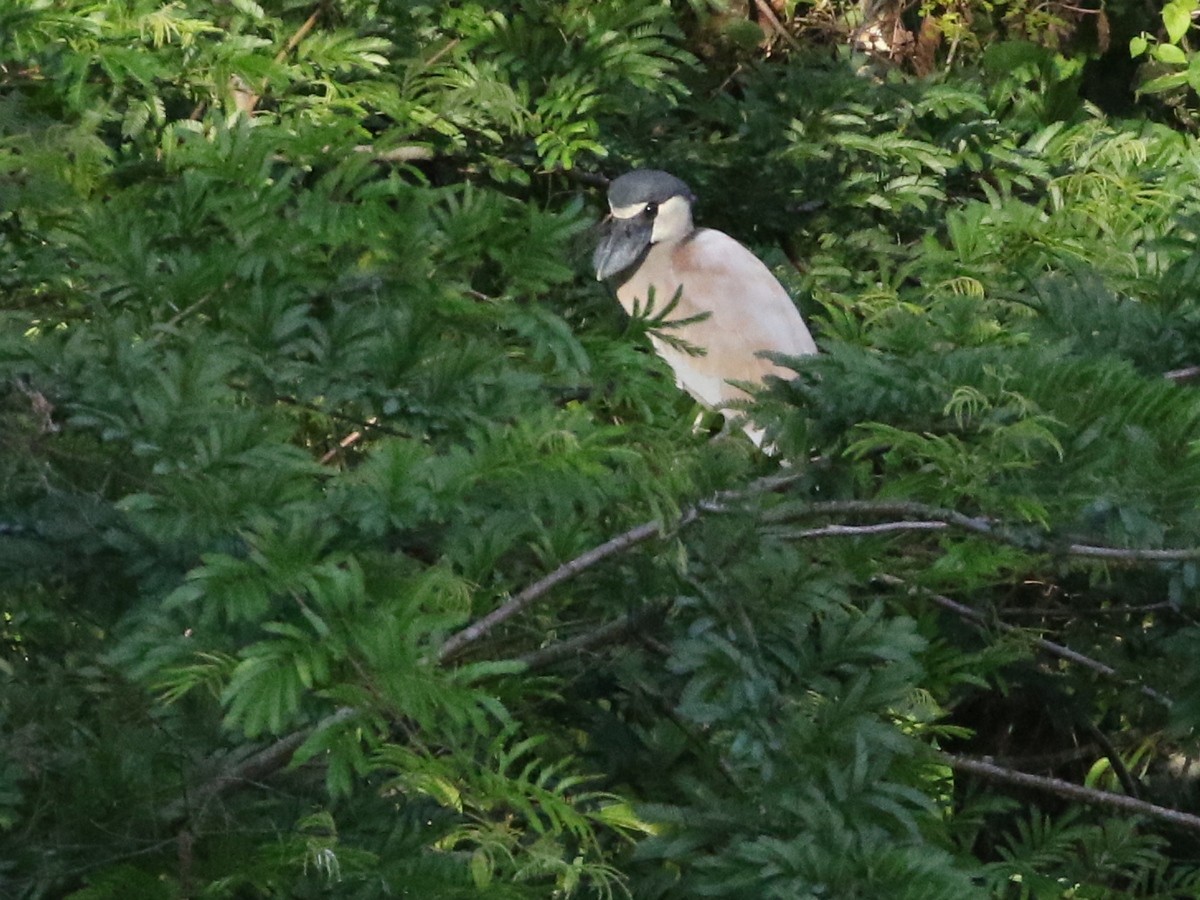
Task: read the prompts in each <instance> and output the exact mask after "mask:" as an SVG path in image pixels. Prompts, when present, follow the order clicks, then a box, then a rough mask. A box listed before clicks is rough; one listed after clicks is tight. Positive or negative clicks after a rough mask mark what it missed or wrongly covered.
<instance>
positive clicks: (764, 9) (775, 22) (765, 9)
mask: <svg viewBox="0 0 1200 900" xmlns="http://www.w3.org/2000/svg"><path fill="white" fill-rule="evenodd" d="M754 5H755V6H756V7H757V8H758V12H759V15H761V16H762V17H763V18H764V19H766V20H767V24H768V25H770V26H771V30H772V31H774V32H775V33H776V34H778V35H779V36H780V37H782V38H783V39H784V40H785V41H787V42H788V45H789V46H790V47H791V48H792V49H793V50H803V49H804V48H803V47H802V46H801V44H800V42H799V41H798V40H796V38H795V36H794V35H793V34H792V33H791V32H790V31H788V30H787V29H786V28H784V27H783V23H781V22H780V21H779V17H778V16H776V15H775V10H773V9H771V6H770V4H768V3H767V2H766V0H754Z"/></svg>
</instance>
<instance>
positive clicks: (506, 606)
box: [437, 509, 699, 663]
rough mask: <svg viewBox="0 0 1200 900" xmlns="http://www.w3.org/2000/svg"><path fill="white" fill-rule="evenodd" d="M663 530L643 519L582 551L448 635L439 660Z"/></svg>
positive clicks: (690, 516) (690, 513)
mask: <svg viewBox="0 0 1200 900" xmlns="http://www.w3.org/2000/svg"><path fill="white" fill-rule="evenodd" d="M698 515H699V513H698V512H697V510H695V509H690V510H687V511H685V512H684V514H683V515H682V516H680V517H679V522H678V523H677V525H676V527H677V528H682V527H683V526H684V525H687V524H689V523H691V522H693V521H695V519H696V517H697V516H698ZM662 531H663V526H662V523H660V522H659V521H657V520H653V521H650V522H643V523H642V524H641V525H638V526H636V527H634V528H630V529H629V530H628V531H626V532H625V533H624V534H619V535H617V536H616V537H615V538H612V539H610V540H607V541H605V542H604V543H603V544H601V545H600V546H598V547H593V548H592V549H591V550H588V551H587V552H586V553H581V554H580V555H579V556H577V557H575V558H574V559H572V560H571V561H570V562H565V563H563V564H562V565H561V566H559V567H558V568H557V569H555V570H554V571H553V572H551V573H550V574H549V575H547V576H546V577H544V578H540V579H538V580H537V581H535V582H534V583H533V584H531V585H529V587H527V588H525V589H524V590H523V591H521V592H520V593H518V594H517V595H516V596H514V597H513V598H512V599H511V600H509V601H508V602H507V603H503V604H501V605H500V606H498V607H497V608H496V609H494V610H492V612H490V613H488V614H487V615H486V616H484V617H483V618H482V619H477V620H476V621H474V622H472V623H471V624H470V625H468V626H467V627H466V628H464V629H463V630H462V631H460V632H458V633H457V634H455V635H453V636H451V637H450V638H448V639H447V640H446V643H444V644H442V646H441V649H440V650H438V654H437V660H438V662H440V663H444V662H447V661H448V660H450V659H452V658H453V657H454V656H455V654H457V653H460V652H461V651H462V649H463V648H464V647H466V646H467V645H468V644H471V643H474V642H475V641H477V640H479V639H480V638H481V637H483V636H484V635H485V634H487V633H488V632H489V631H491V630H492V629H493V628H495V627H496V626H497V625H499V624H501V623H502V622H507V621H508V620H509V619H511V618H512V617H513V616H515V615H516V614H517V613H519V612H522V611H524V610H525V609H526V608H528V607H529V606H531V605H532V604H534V603H535V602H537V601H538V600H540V599H541V598H542V597H544V596H545V595H546V594H548V593H550V591H551V590H553V589H554V588H556V587H558V585H560V584H562V583H563V582H564V581H570V580H571V579H572V578H574V577H575V576H576V575H578V574H579V573H580V572H583V571H584V570H586V569H590V568H591V567H592V566H594V565H596V563H598V562H602V561H603V560H606V559H608V558H609V557H610V556H616V555H617V554H618V553H622V552H624V551H626V550H628V549H629V548H630V547H633V546H635V545H637V544H640V543H642V542H643V541H648V540H649V539H650V538H652V537H656V536H657V535H659V534H662Z"/></svg>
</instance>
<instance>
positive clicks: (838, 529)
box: [763, 500, 1200, 563]
mask: <svg viewBox="0 0 1200 900" xmlns="http://www.w3.org/2000/svg"><path fill="white" fill-rule="evenodd" d="M841 515H884V516H919V517H920V518H919V519H915V520H913V519H906V520H903V521H898V522H884V523H877V524H874V525H837V526H834V525H828V526H825V527H823V528H812V529H806V530H803V531H796V532H783V533H782V535H783V536H784V537H788V538H793V539H797V540H800V539H807V538H818V537H847V536H860V535H864V534H883V533H887V532H896V531H940V530H943V529H946V528H951V527H953V528H957V529H959V530H961V531H968V532H971V533H972V534H978V535H980V536H981V537H985V538H988V539H989V540H992V541H996V542H997V543H1001V544H1008V545H1009V546H1012V547H1018V548H1020V549H1023V550H1030V551H1032V552H1043V553H1054V552H1059V553H1063V554H1065V555H1067V556H1082V557H1087V558H1090V559H1107V560H1113V561H1115V562H1130V563H1133V562H1186V561H1188V560H1194V559H1200V547H1178V548H1167V549H1155V548H1146V547H1109V546H1104V545H1100V544H1078V543H1068V544H1063V545H1061V546H1053V545H1051V546H1048V547H1046V548H1045V549H1042V550H1038V549H1037V548H1031V547H1029V546H1028V543H1027V542H1026V541H1024V540H1021V539H1020V538H1018V537H1015V536H1013V535H1011V534H1009V533H1008V532H1007V529H1006V528H1005V526H1003V525H1002V524H1000V523H996V522H994V521H993V520H991V519H987V518H983V517H977V516H968V515H965V514H963V513H960V512H958V511H957V510H953V509H944V508H942V507H938V506H930V505H928V504H925V503H915V502H911V501H891V500H830V501H826V502H822V503H808V504H804V505H802V506H795V505H793V506H788V507H784V508H782V509H779V510H774V511H772V512H769V513H767V514H765V515H764V516H763V521H765V522H771V521H775V522H782V521H786V520H788V519H800V518H810V517H814V516H841Z"/></svg>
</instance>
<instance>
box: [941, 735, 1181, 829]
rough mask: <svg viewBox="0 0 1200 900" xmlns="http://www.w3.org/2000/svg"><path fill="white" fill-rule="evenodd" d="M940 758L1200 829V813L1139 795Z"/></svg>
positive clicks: (983, 762)
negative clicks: (1162, 803)
mask: <svg viewBox="0 0 1200 900" xmlns="http://www.w3.org/2000/svg"><path fill="white" fill-rule="evenodd" d="M938 757H939V758H940V759H941V760H942V761H943V762H945V763H946V765H948V766H950V768H952V769H954V771H956V772H967V773H969V774H971V775H978V776H979V777H981V778H987V779H990V780H992V781H1002V782H1005V783H1006V784H1015V785H1018V786H1020V787H1027V788H1034V789H1035V790H1039V791H1048V792H1050V793H1052V794H1057V795H1058V796H1060V797H1067V798H1068V799H1071V800H1078V801H1080V802H1082V803H1094V804H1097V805H1101V806H1114V807H1116V808H1117V809H1122V810H1125V811H1126V812H1131V813H1138V814H1141V815H1145V816H1150V817H1152V818H1155V819H1161V820H1163V821H1166V822H1171V823H1173V824H1175V825H1179V826H1180V827H1182V828H1188V829H1191V830H1193V831H1200V816H1194V815H1192V814H1191V813H1185V812H1180V811H1179V810H1177V809H1170V808H1168V807H1165V806H1157V805H1155V804H1153V803H1148V802H1146V801H1145V800H1139V799H1137V798H1136V797H1127V796H1126V795H1124V794H1114V793H1112V792H1111V791H1100V790H1097V789H1095V788H1089V787H1083V786H1082V785H1078V784H1075V783H1074V782H1071V781H1064V780H1063V779H1061V778H1050V777H1048V776H1046V775H1031V774H1030V773H1028V772H1020V771H1017V770H1016V769H1008V768H1005V767H1004V766H1000V765H997V764H996V763H995V762H992V761H991V760H989V759H987V758H984V759H972V758H970V757H965V756H952V755H951V754H949V753H939V754H938Z"/></svg>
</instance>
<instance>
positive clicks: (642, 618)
mask: <svg viewBox="0 0 1200 900" xmlns="http://www.w3.org/2000/svg"><path fill="white" fill-rule="evenodd" d="M667 606H668V604H664V603H659V604H651V605H648V606H645V607H643V608H642V609H639V610H636V611H634V612H631V613H629V615H626V616H622V617H621V618H620V619H614V620H613V621H611V622H605V623H604V624H603V625H601V626H600V627H599V628H593V629H592V630H591V631H585V632H584V633H583V634H580V635H576V636H575V637H573V638H569V639H567V640H565V641H557V642H555V643H553V644H548V645H546V646H545V647H540V648H539V649H537V650H534V651H532V652H530V653H526V654H524V655H523V656H521V657H519V658H518V660H519V661H520V662H522V663H524V664H525V666H526V667H527V668H529V669H540V668H543V667H544V666H549V665H552V664H554V663H556V662H559V661H560V660H563V659H569V658H570V657H572V656H578V655H579V654H580V653H583V652H584V651H585V650H590V649H591V648H593V647H597V646H600V645H602V644H608V643H612V642H615V641H619V640H622V639H624V638H626V637H628V636H629V635H631V634H636V633H637V632H638V630H639V629H640V628H641V627H642V625H644V624H645V623H646V622H647V621H648V620H650V619H653V618H655V617H656V616H659V615H662V614H663V613H664V612H666V610H667Z"/></svg>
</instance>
